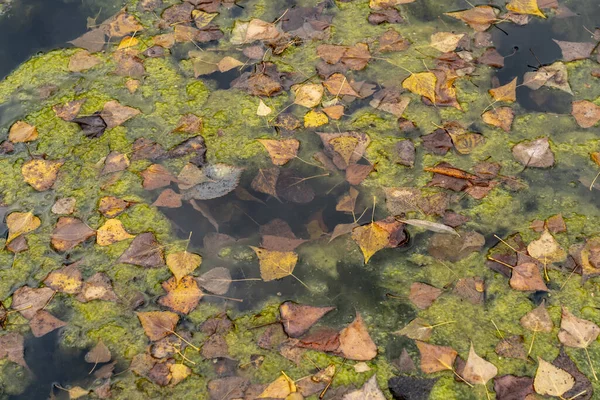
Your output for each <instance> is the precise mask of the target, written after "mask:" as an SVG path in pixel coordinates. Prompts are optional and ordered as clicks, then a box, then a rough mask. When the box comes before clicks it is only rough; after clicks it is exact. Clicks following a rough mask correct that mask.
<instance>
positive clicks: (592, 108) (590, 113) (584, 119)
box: [571, 100, 600, 128]
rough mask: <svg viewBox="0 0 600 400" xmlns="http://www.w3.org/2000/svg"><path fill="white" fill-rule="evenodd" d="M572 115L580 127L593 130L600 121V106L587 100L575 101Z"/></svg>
mask: <svg viewBox="0 0 600 400" xmlns="http://www.w3.org/2000/svg"><path fill="white" fill-rule="evenodd" d="M571 115H573V116H574V117H575V121H577V124H578V125H579V126H580V127H582V128H591V127H592V126H594V125H596V124H597V123H598V121H600V106H597V105H595V104H594V103H592V102H591V101H587V100H578V101H574V102H573V108H572V110H571Z"/></svg>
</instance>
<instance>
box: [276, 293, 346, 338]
mask: <svg viewBox="0 0 600 400" xmlns="http://www.w3.org/2000/svg"><path fill="white" fill-rule="evenodd" d="M334 309H335V307H314V306H308V305H304V304H298V303H294V302H291V301H286V302H285V303H282V304H281V305H280V306H279V313H280V314H281V322H282V324H283V329H284V330H285V333H287V334H288V336H290V337H294V338H296V337H300V336H302V335H304V334H305V333H306V332H308V330H309V329H310V328H311V326H313V325H314V324H315V323H316V322H317V321H318V320H320V319H321V318H322V317H323V316H324V315H325V314H327V313H328V312H330V311H332V310H334Z"/></svg>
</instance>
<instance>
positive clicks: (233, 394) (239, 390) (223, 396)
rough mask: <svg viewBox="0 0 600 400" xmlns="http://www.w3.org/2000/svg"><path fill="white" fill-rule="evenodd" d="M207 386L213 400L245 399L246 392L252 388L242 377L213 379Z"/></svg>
mask: <svg viewBox="0 0 600 400" xmlns="http://www.w3.org/2000/svg"><path fill="white" fill-rule="evenodd" d="M207 386H208V392H209V393H210V396H211V397H210V398H211V399H220V400H234V399H240V398H244V392H245V391H246V389H248V386H250V381H249V380H248V379H245V378H242V377H240V376H229V377H226V378H219V379H213V380H211V381H209V382H208V385H207Z"/></svg>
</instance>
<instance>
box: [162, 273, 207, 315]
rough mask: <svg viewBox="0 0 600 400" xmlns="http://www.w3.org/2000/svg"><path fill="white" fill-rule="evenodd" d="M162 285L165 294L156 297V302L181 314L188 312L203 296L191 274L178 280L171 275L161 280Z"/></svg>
mask: <svg viewBox="0 0 600 400" xmlns="http://www.w3.org/2000/svg"><path fill="white" fill-rule="evenodd" d="M162 287H163V289H165V291H166V292H167V294H166V295H165V296H162V297H161V298H159V299H158V304H160V305H163V306H165V307H168V308H170V309H171V310H173V311H176V312H178V313H181V314H189V313H190V312H191V311H192V310H193V309H194V308H196V306H197V305H198V302H199V301H200V299H201V298H202V296H203V294H202V292H201V291H200V288H199V287H198V283H197V282H196V280H195V279H194V278H193V277H191V276H184V277H183V278H181V279H179V280H178V279H176V278H175V277H172V278H170V279H169V280H167V281H165V282H163V284H162Z"/></svg>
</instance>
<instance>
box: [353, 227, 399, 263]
mask: <svg viewBox="0 0 600 400" xmlns="http://www.w3.org/2000/svg"><path fill="white" fill-rule="evenodd" d="M352 240H354V241H355V242H356V244H358V246H359V247H360V250H361V251H362V253H363V257H364V259H365V264H367V263H368V262H369V259H370V258H371V257H372V256H373V254H375V253H377V252H378V251H379V250H381V249H383V248H385V247H386V246H387V244H388V242H389V240H390V234H389V232H388V231H386V230H385V229H383V228H382V227H380V226H379V225H377V224H376V223H374V222H372V223H370V224H367V225H363V226H359V227H356V228H354V229H353V230H352Z"/></svg>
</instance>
